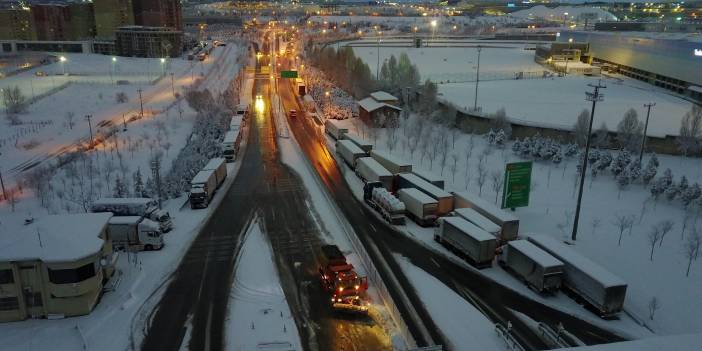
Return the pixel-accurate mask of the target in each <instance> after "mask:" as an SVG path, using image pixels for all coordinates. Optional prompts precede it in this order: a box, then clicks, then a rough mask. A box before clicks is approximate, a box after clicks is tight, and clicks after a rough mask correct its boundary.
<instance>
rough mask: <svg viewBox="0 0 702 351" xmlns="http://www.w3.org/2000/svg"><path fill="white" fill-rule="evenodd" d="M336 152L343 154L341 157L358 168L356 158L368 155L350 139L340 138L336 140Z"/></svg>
mask: <svg viewBox="0 0 702 351" xmlns="http://www.w3.org/2000/svg"><path fill="white" fill-rule="evenodd" d="M336 153H337V154H339V155H341V158H343V159H344V161H345V162H346V164H348V165H349V167H351V169H356V160H358V159H359V158H361V157H366V156H368V155H367V154H366V153H365V152H364V151H363V150H361V149H360V148H359V147H358V146H356V144H354V143H353V142H351V141H348V140H339V141H337V142H336Z"/></svg>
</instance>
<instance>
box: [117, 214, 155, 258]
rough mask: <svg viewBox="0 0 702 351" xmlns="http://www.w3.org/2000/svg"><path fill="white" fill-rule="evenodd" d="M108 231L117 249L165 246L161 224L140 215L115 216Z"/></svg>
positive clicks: (136, 249) (138, 249)
mask: <svg viewBox="0 0 702 351" xmlns="http://www.w3.org/2000/svg"><path fill="white" fill-rule="evenodd" d="M107 233H108V236H109V238H110V240H112V245H113V247H114V248H115V249H125V250H130V251H151V250H160V249H161V248H163V233H162V232H161V230H160V228H159V225H158V224H157V223H156V222H154V221H152V220H150V219H147V218H144V217H140V216H114V217H112V218H110V221H109V222H108V224H107Z"/></svg>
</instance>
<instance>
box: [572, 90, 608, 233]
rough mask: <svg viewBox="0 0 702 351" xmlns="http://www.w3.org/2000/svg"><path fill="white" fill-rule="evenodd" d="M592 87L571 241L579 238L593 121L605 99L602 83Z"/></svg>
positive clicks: (586, 98) (587, 94) (589, 94)
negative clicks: (579, 222) (601, 91)
mask: <svg viewBox="0 0 702 351" xmlns="http://www.w3.org/2000/svg"><path fill="white" fill-rule="evenodd" d="M588 86H590V87H592V88H593V89H594V90H593V92H585V100H587V101H592V110H591V111H590V125H589V127H588V128H587V141H586V142H585V158H583V166H582V167H581V169H580V185H579V188H578V203H577V204H576V205H575V219H574V220H573V233H572V234H571V239H572V240H573V241H575V239H576V238H577V236H578V221H579V220H580V204H581V202H582V200H583V184H585V174H587V157H588V154H589V153H590V135H591V134H592V121H593V120H594V119H595V106H596V105H597V102H598V101H602V100H603V99H604V95H603V94H602V93H600V89H604V88H606V86H604V85H602V82H601V81H600V82H597V85H595V84H588Z"/></svg>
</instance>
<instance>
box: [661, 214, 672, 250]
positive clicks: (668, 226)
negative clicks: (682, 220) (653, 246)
mask: <svg viewBox="0 0 702 351" xmlns="http://www.w3.org/2000/svg"><path fill="white" fill-rule="evenodd" d="M658 226H659V228H660V229H661V239H660V240H659V241H658V246H661V245H663V239H665V235H666V234H668V233H669V232H670V231H671V230H673V226H674V222H673V221H671V220H670V219H666V220H664V221H661V222H658Z"/></svg>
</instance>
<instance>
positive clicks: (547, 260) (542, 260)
mask: <svg viewBox="0 0 702 351" xmlns="http://www.w3.org/2000/svg"><path fill="white" fill-rule="evenodd" d="M507 245H508V246H509V249H508V250H512V249H515V250H517V251H519V252H521V253H523V254H524V255H526V256H527V257H529V258H531V259H532V260H534V262H536V263H538V264H539V266H541V267H544V268H548V267H560V266H563V262H561V261H560V260H559V259H557V258H555V257H553V256H551V254H549V253H548V252H546V251H544V250H542V249H540V248H539V247H538V246H536V245H534V244H532V243H530V242H528V241H526V240H514V241H510V242H509V243H508V244H507Z"/></svg>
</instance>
